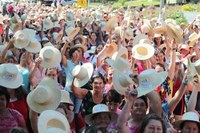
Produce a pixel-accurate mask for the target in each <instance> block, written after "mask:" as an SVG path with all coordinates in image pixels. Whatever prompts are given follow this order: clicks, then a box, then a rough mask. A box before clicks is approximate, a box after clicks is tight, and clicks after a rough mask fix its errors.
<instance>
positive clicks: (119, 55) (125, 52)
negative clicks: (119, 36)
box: [112, 47, 128, 60]
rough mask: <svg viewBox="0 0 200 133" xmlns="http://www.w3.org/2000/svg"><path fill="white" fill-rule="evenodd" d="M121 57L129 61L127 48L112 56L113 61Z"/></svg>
mask: <svg viewBox="0 0 200 133" xmlns="http://www.w3.org/2000/svg"><path fill="white" fill-rule="evenodd" d="M119 57H122V58H124V59H126V60H128V50H127V48H125V47H122V48H120V49H119V50H118V51H117V52H115V53H114V54H113V56H112V59H113V60H115V59H117V58H119Z"/></svg>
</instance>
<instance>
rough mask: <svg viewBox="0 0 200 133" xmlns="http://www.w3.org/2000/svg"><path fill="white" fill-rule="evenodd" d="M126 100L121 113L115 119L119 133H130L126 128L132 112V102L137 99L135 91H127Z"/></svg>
mask: <svg viewBox="0 0 200 133" xmlns="http://www.w3.org/2000/svg"><path fill="white" fill-rule="evenodd" d="M127 94H128V99H127V101H126V104H125V105H124V107H123V109H122V112H121V113H120V115H119V117H118V119H117V128H118V131H119V133H131V131H130V129H129V127H128V126H127V122H128V119H129V117H130V112H131V110H132V107H133V104H134V101H135V100H136V99H137V90H136V89H134V90H131V91H127Z"/></svg>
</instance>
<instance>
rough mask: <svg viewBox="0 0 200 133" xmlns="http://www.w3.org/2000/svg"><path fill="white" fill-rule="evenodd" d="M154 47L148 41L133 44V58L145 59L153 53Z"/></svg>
mask: <svg viewBox="0 0 200 133" xmlns="http://www.w3.org/2000/svg"><path fill="white" fill-rule="evenodd" d="M154 52H155V49H154V47H153V46H152V45H150V44H148V43H141V41H140V42H139V44H137V45H135V46H133V48H132V53H133V55H132V56H133V58H135V59H138V60H147V59H149V58H151V57H152V56H153V55H154Z"/></svg>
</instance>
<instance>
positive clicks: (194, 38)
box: [189, 32, 200, 47]
mask: <svg viewBox="0 0 200 133" xmlns="http://www.w3.org/2000/svg"><path fill="white" fill-rule="evenodd" d="M199 38H200V33H199V34H197V33H196V32H193V33H192V34H191V35H190V36H189V41H190V44H189V46H190V47H193V46H194V44H195V43H196V42H197V41H198V39H199Z"/></svg>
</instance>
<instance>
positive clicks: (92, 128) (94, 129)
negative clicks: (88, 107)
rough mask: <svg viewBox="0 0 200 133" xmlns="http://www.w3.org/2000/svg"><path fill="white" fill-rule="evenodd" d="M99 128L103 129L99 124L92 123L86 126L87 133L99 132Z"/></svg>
mask: <svg viewBox="0 0 200 133" xmlns="http://www.w3.org/2000/svg"><path fill="white" fill-rule="evenodd" d="M99 130H100V131H101V129H100V128H98V127H97V126H95V125H91V126H88V127H86V128H85V133H97V131H99Z"/></svg>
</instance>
